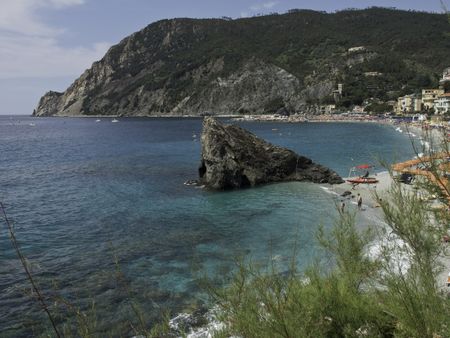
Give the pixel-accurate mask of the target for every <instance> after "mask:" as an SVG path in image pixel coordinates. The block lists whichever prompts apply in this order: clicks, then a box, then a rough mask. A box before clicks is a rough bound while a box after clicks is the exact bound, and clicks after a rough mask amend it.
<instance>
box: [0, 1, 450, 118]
mask: <svg viewBox="0 0 450 338" xmlns="http://www.w3.org/2000/svg"><path fill="white" fill-rule="evenodd" d="M444 2H445V3H447V4H450V0H445V1H444ZM370 6H382V7H396V8H399V9H412V10H423V11H428V12H442V11H443V10H442V7H441V3H440V1H439V0H408V1H406V0H391V1H386V0H373V1H369V0H339V1H333V0H308V1H306V0H278V1H277V0H266V1H264V0H262V1H261V0H259V1H258V0H220V1H219V0H0V115H8V114H22V115H30V114H31V113H32V112H33V109H34V108H35V107H36V105H37V103H38V101H39V98H40V97H41V96H42V95H43V94H44V93H45V92H47V91H48V90H56V91H64V90H65V89H66V88H67V87H68V86H69V85H70V84H71V83H72V82H73V81H74V80H75V79H76V78H77V77H78V76H79V75H81V73H82V72H83V71H84V70H85V69H87V68H89V67H90V66H91V64H92V63H93V62H94V61H96V60H99V59H101V58H102V57H103V55H104V54H105V52H106V51H107V50H108V48H109V47H110V46H112V45H114V44H116V43H118V42H119V41H120V40H121V39H123V38H125V37H126V36H128V35H129V34H131V33H133V32H135V31H137V30H140V29H142V28H144V27H145V26H147V25H148V24H150V23H152V22H155V21H157V20H161V19H167V18H175V17H191V18H217V17H221V16H228V17H232V18H240V17H248V16H253V15H256V14H268V13H271V12H278V13H284V12H286V11H287V10H289V9H293V8H299V9H300V8H301V9H314V10H322V11H327V12H333V11H336V10H341V9H345V8H366V7H370Z"/></svg>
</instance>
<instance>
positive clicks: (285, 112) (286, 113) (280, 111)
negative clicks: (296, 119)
mask: <svg viewBox="0 0 450 338" xmlns="http://www.w3.org/2000/svg"><path fill="white" fill-rule="evenodd" d="M276 114H278V115H280V116H290V115H291V113H290V112H289V110H287V108H286V107H281V108H280V109H278V110H277V112H276Z"/></svg>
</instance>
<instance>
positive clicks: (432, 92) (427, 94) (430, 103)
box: [422, 89, 444, 111]
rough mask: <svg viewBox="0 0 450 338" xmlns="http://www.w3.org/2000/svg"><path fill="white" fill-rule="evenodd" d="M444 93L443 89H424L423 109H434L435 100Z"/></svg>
mask: <svg viewBox="0 0 450 338" xmlns="http://www.w3.org/2000/svg"><path fill="white" fill-rule="evenodd" d="M442 94H444V90H443V89H422V106H423V109H424V110H428V111H434V101H435V100H436V99H437V98H438V97H439V96H441V95H442Z"/></svg>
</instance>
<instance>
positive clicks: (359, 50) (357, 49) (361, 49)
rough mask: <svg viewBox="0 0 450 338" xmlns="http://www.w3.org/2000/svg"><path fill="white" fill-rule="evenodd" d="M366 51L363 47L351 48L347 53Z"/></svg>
mask: <svg viewBox="0 0 450 338" xmlns="http://www.w3.org/2000/svg"><path fill="white" fill-rule="evenodd" d="M365 50H366V47H364V46H358V47H351V48H349V49H348V52H349V53H355V52H364V51H365Z"/></svg>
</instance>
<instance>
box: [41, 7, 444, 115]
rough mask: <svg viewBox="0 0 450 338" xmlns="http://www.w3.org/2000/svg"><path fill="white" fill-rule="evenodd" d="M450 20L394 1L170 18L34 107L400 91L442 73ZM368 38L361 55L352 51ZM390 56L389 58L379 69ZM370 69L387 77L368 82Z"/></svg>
mask: <svg viewBox="0 0 450 338" xmlns="http://www.w3.org/2000/svg"><path fill="white" fill-rule="evenodd" d="M430 22H432V23H433V25H432V26H430V25H429V24H428V23H430ZM446 25H447V22H446V19H445V16H443V15H441V16H440V15H432V14H426V13H408V12H401V11H392V10H386V9H369V10H365V11H348V12H340V13H336V14H326V13H319V12H314V11H293V12H291V13H289V14H285V15H271V16H266V17H256V18H251V19H239V20H219V19H208V20H206V19H205V20H194V19H173V20H163V21H159V22H156V23H154V24H151V25H149V26H148V27H146V28H144V29H143V30H141V31H139V32H136V33H134V34H132V35H130V36H129V37H127V38H125V39H124V40H122V41H121V42H120V43H119V44H117V45H115V46H113V47H111V48H110V50H109V51H108V52H107V53H106V55H105V56H104V57H103V58H102V59H101V60H100V61H98V62H95V63H94V64H93V65H92V67H91V68H90V69H88V70H86V71H85V72H84V73H83V74H82V75H81V76H80V77H79V78H78V79H77V80H75V82H74V83H73V84H72V85H71V86H70V87H69V88H68V89H67V90H66V91H65V92H64V93H56V92H48V93H47V94H45V95H44V96H43V97H42V98H41V100H40V101H39V104H38V106H37V108H36V109H35V112H34V114H35V115H38V116H50V115H69V116H70V115H129V116H139V115H142V116H144V115H184V114H192V115H199V114H202V113H205V112H213V113H218V114H232V113H262V112H273V111H276V110H278V109H279V108H281V107H286V108H287V109H288V110H290V111H300V110H303V109H304V108H305V106H306V105H308V104H321V103H324V102H329V101H330V98H331V97H332V95H331V94H332V91H333V89H335V86H336V84H337V83H344V92H345V91H346V89H347V91H346V94H345V96H346V97H347V99H348V101H349V104H350V103H354V102H353V101H355V98H354V94H355V93H357V94H361V90H366V88H369V89H370V91H371V92H370V93H367V95H371V96H375V97H377V95H386V93H387V92H393V93H392V95H393V96H395V95H397V94H398V93H397V92H396V90H397V91H399V90H400V91H401V90H409V89H410V88H409V87H405V82H407V83H408V85H409V84H411V86H413V85H414V83H415V82H414V81H413V79H415V78H420V79H422V80H423V79H424V78H426V79H428V80H430V81H433V79H437V77H438V73H439V72H440V70H441V68H444V65H445V66H447V65H446V64H445V62H446V58H447V56H448V52H450V44H449V43H446V42H444V43H442V42H441V43H440V45H439V48H437V49H436V50H435V51H433V48H434V47H433V45H432V44H431V43H432V41H433V39H434V38H436V40H437V39H438V38H439V41H442V36H441V35H442V32H443V31H445V29H446ZM430 27H431V28H430ZM438 35H439V37H438ZM386 37H388V39H387V38H386ZM424 37H425V38H424ZM361 45H364V46H365V49H364V51H363V52H359V54H358V55H355V54H354V53H348V52H347V49H348V48H350V47H354V46H361ZM411 46H414V53H412V52H411V51H410V49H411ZM430 48H431V49H430ZM430 55H433V58H432V59H430ZM393 60H394V61H395V60H396V61H395V62H394V61H393ZM385 65H389V66H390V68H389V67H388V68H389V69H380V67H381V68H383V67H384V68H386V67H385ZM365 71H374V72H375V71H378V72H380V73H382V74H384V75H383V76H384V77H380V78H377V79H375V80H372V82H374V81H376V83H371V84H370V86H368V85H367V79H365V78H364V76H363V75H361V74H364V72H365ZM409 79H411V81H409ZM397 80H398V81H397ZM400 80H401V82H400ZM396 81H397V82H396ZM361 95H362V94H361ZM364 95H366V94H365V93H364ZM352 100H353V101H352Z"/></svg>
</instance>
